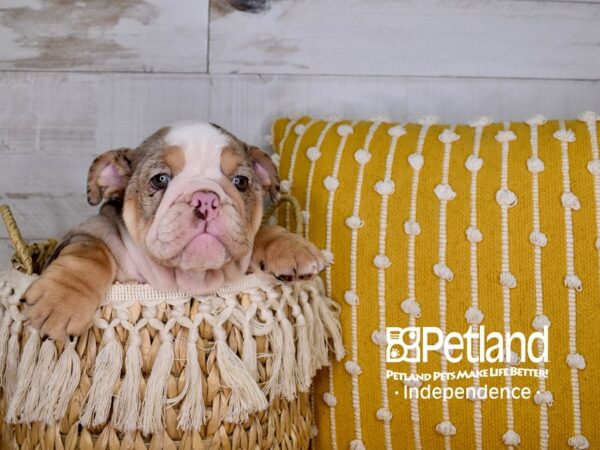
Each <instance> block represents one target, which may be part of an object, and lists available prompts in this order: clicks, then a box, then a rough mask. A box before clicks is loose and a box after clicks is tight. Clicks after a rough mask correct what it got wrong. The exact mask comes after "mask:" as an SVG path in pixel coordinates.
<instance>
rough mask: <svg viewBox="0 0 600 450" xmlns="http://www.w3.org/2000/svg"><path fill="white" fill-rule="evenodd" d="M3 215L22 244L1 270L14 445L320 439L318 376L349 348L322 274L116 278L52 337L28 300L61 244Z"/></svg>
mask: <svg viewBox="0 0 600 450" xmlns="http://www.w3.org/2000/svg"><path fill="white" fill-rule="evenodd" d="M288 201H292V203H293V200H289V199H288ZM0 212H2V215H3V217H4V220H5V224H6V226H7V229H8V231H9V235H10V237H11V239H12V241H13V243H14V247H15V250H16V254H15V256H14V257H13V260H12V263H13V269H12V270H7V271H5V272H0V386H1V389H2V391H1V401H0V414H1V415H2V417H3V418H4V420H3V421H2V423H1V424H0V426H1V427H2V428H1V435H2V442H1V448H2V449H9V448H23V449H28V448H31V449H33V448H42V449H53V448H56V449H63V448H65V449H90V450H91V449H111V450H116V449H143V448H151V449H176V448H180V449H194V450H196V449H204V448H206V449H219V448H224V449H225V448H226V449H272V448H273V449H301V448H308V447H309V443H310V436H311V433H314V431H315V430H314V429H312V427H311V418H312V414H311V408H310V400H309V390H310V388H311V383H312V377H313V376H314V374H315V372H316V371H317V370H318V369H319V368H320V367H322V366H324V365H327V364H328V363H329V348H330V345H331V346H332V347H333V350H334V351H335V354H336V356H337V357H338V359H339V358H341V357H342V356H343V352H344V349H343V346H342V342H341V337H340V330H339V321H338V309H337V305H336V304H335V303H333V302H332V301H331V300H330V299H328V298H326V297H325V295H324V294H323V288H322V283H321V281H320V279H317V280H314V281H311V282H299V283H289V284H273V283H272V282H270V281H266V280H265V279H261V278H259V277H257V276H246V277H244V278H243V279H242V280H240V282H239V283H237V284H235V285H230V286H227V287H224V288H222V289H220V290H218V291H216V292H210V293H205V294H202V295H194V296H189V295H187V294H185V293H182V292H164V291H160V290H157V289H154V288H153V287H151V286H149V285H142V284H115V285H113V286H112V288H111V289H110V291H109V292H108V294H107V295H106V297H105V299H104V302H103V305H102V306H101V308H100V309H99V311H98V312H97V315H96V318H95V320H94V325H93V327H92V328H91V329H90V330H89V331H88V332H87V333H86V334H84V335H83V336H80V337H79V338H76V339H74V340H72V341H71V340H67V341H66V342H60V341H58V342H54V341H52V340H49V339H42V338H41V337H40V336H39V334H38V333H37V332H36V331H35V330H33V329H30V328H29V327H27V326H26V324H24V319H25V317H24V316H23V314H22V306H21V304H20V302H19V299H20V298H21V295H22V294H23V292H24V291H25V290H26V289H27V287H28V286H29V285H30V284H31V283H32V282H33V281H34V280H35V279H36V275H35V274H34V273H35V272H36V271H37V270H39V268H40V267H41V266H42V265H43V261H44V260H45V259H46V258H47V257H48V255H49V254H50V253H51V251H52V249H53V248H54V246H55V245H56V242H54V241H48V242H45V243H38V244H34V245H33V246H28V245H27V244H26V243H25V242H24V241H23V239H22V238H21V235H20V233H19V230H18V228H17V226H16V224H15V222H14V220H13V218H12V215H11V214H10V211H9V210H8V208H7V207H6V206H0ZM299 222H300V221H298V223H299Z"/></svg>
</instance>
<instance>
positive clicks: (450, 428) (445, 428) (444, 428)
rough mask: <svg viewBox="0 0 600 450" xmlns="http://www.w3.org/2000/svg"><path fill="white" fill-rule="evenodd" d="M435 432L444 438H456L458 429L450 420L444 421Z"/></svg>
mask: <svg viewBox="0 0 600 450" xmlns="http://www.w3.org/2000/svg"><path fill="white" fill-rule="evenodd" d="M435 431H437V432H438V433H439V434H441V435H442V436H454V435H455V434H456V427H455V426H454V424H453V423H452V422H450V421H449V420H444V421H443V422H440V423H438V424H437V425H436V426H435Z"/></svg>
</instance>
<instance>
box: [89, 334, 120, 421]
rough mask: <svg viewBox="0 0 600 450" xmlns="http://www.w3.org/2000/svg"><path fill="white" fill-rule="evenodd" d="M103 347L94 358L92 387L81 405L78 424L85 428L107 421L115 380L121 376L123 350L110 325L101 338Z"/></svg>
mask: <svg viewBox="0 0 600 450" xmlns="http://www.w3.org/2000/svg"><path fill="white" fill-rule="evenodd" d="M102 340H103V341H104V347H103V348H102V350H100V353H98V356H97V357H96V366H95V367H94V374H93V377H92V386H91V387H90V390H89V391H88V393H87V396H86V398H85V400H84V403H83V408H82V413H81V416H80V417H79V422H80V423H81V424H82V425H83V426H85V427H92V426H94V427H95V426H98V425H103V424H104V423H106V420H107V419H108V413H109V412H110V405H111V402H112V395H113V390H114V387H115V384H116V382H117V379H118V378H119V376H120V375H121V365H122V364H123V348H122V347H121V344H120V343H119V341H118V340H117V337H116V336H115V330H114V327H113V326H112V324H111V325H109V326H108V328H106V329H105V330H104V335H103V336H102Z"/></svg>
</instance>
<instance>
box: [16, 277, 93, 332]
mask: <svg viewBox="0 0 600 450" xmlns="http://www.w3.org/2000/svg"><path fill="white" fill-rule="evenodd" d="M100 300H101V299H100V298H96V297H95V296H94V293H93V292H86V286H85V284H83V285H81V286H79V285H78V283H77V281H76V280H73V279H68V278H65V282H61V281H57V280H56V279H54V278H53V277H51V276H43V275H42V276H41V277H40V278H39V279H38V280H37V281H35V282H34V283H33V284H32V285H31V286H30V287H29V289H27V291H26V292H25V294H24V295H23V299H22V300H21V301H24V302H25V303H27V306H28V307H27V309H26V314H27V318H28V320H29V323H30V324H31V325H32V326H33V327H34V328H37V329H38V330H40V332H41V333H42V334H43V335H47V336H49V337H50V338H51V339H61V338H64V337H65V336H66V335H74V336H78V335H80V334H83V333H84V332H85V331H86V330H87V329H88V328H89V326H90V325H91V323H92V319H93V317H94V313H95V312H96V308H97V307H98V305H99V303H100Z"/></svg>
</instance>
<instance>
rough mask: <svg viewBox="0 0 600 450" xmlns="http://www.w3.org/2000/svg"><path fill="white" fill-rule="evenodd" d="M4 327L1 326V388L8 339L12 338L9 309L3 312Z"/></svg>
mask: <svg viewBox="0 0 600 450" xmlns="http://www.w3.org/2000/svg"><path fill="white" fill-rule="evenodd" d="M2 314H3V317H2V325H0V386H4V370H5V368H6V356H7V353H8V339H9V338H10V323H11V321H12V318H11V317H10V314H9V312H8V309H5V310H4V311H2Z"/></svg>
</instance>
